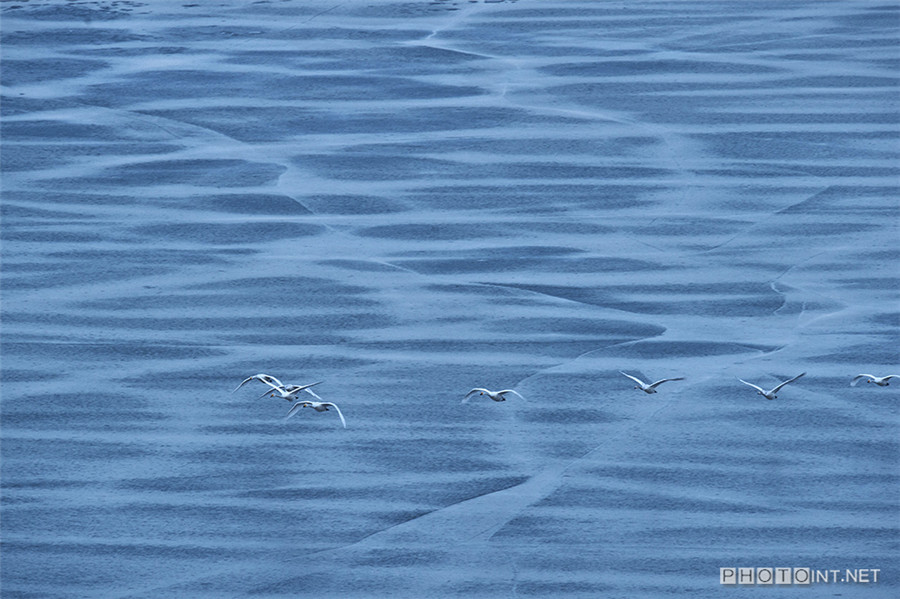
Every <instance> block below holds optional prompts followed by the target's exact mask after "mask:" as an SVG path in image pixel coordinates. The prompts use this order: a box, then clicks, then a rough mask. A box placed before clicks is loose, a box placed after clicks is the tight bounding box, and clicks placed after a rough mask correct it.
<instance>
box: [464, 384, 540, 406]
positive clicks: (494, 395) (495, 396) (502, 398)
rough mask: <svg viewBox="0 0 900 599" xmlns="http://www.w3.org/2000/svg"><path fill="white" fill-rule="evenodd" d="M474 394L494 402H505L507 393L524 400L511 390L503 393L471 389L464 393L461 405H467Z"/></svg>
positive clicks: (505, 390)
mask: <svg viewBox="0 0 900 599" xmlns="http://www.w3.org/2000/svg"><path fill="white" fill-rule="evenodd" d="M475 393H477V394H478V395H487V396H488V397H490V398H491V399H493V400H494V401H506V394H507V393H512V394H513V395H517V396H518V397H521V398H522V399H525V398H524V397H522V395H521V394H519V392H518V391H515V390H513V389H504V390H503V391H489V390H487V389H483V388H481V387H476V388H475V389H472V390H471V391H469V392H468V393H466V396H465V397H463V400H462V402H463V403H469V398H470V397H471V396H472V395H474V394H475Z"/></svg>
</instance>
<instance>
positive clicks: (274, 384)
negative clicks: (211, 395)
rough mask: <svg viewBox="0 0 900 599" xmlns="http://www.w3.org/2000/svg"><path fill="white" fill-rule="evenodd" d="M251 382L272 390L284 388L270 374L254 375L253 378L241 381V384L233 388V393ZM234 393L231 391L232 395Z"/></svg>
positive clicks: (249, 377)
mask: <svg viewBox="0 0 900 599" xmlns="http://www.w3.org/2000/svg"><path fill="white" fill-rule="evenodd" d="M253 380H257V381H260V382H262V383H265V384H267V385H268V386H270V387H272V388H273V389H277V388H279V387H284V385H282V384H281V381H279V380H278V379H276V378H275V377H274V376H272V375H270V374H254V375H253V376H248V377H247V378H245V379H244V380H243V381H241V384H240V385H238V386H237V387H235V388H234V391H237V390H238V389H240V388H241V387H243V386H244V385H246V384H247V383H249V382H250V381H253ZM234 391H232V393H234Z"/></svg>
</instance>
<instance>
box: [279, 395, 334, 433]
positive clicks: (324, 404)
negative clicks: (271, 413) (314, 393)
mask: <svg viewBox="0 0 900 599" xmlns="http://www.w3.org/2000/svg"><path fill="white" fill-rule="evenodd" d="M300 408H312V409H313V410H315V411H316V412H328V411H330V410H329V409H328V408H334V410H335V411H336V412H337V413H338V416H340V417H341V424H343V425H344V428H347V421H346V420H344V415H343V414H342V413H341V409H340V408H339V407H337V405H335V404H333V403H331V402H330V401H298V402H297V403H295V404H294V405H292V406H291V410H290V411H289V412H288V415H287V416H285V420H287V419H288V418H290V417H291V416H293V415H294V414H296V413H297V412H299V411H300Z"/></svg>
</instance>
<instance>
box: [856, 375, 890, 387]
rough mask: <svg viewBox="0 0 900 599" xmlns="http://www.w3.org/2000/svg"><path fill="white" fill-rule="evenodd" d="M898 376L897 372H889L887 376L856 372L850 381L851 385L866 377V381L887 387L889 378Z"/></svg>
mask: <svg viewBox="0 0 900 599" xmlns="http://www.w3.org/2000/svg"><path fill="white" fill-rule="evenodd" d="M897 377H900V375H898V374H889V375H887V376H875V375H874V374H857V375H856V376H855V377H853V382H852V383H850V385H851V386H852V387H855V386H856V383H858V382H859V381H860V380H861V379H866V382H867V383H875V384H876V385H878V386H879V387H887V386H889V385H890V382H889V381H890V380H891V379H892V378H897Z"/></svg>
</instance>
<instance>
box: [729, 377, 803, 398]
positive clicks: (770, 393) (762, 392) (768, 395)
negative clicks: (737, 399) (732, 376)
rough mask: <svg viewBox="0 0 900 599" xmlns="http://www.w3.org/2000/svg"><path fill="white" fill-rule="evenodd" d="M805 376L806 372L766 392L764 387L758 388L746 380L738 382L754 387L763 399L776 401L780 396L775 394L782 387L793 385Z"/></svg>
mask: <svg viewBox="0 0 900 599" xmlns="http://www.w3.org/2000/svg"><path fill="white" fill-rule="evenodd" d="M804 374H806V373H805V372H801V373H800V374H798V375H797V376H795V377H794V378H792V379H788V380H786V381H784V382H783V383H781V384H780V385H778V386H777V387H775V388H774V389H770V390H769V391H766V390H765V389H763V388H762V387H757V386H756V385H754V384H753V383H748V382H747V381H745V380H744V379H738V380H739V381H741V382H742V383H744V384H745V385H750V386H751V387H753V388H754V389H756V392H757V393H758V394H759V395H762V396H763V397H765V398H766V399H775V398H776V397H778V396H777V395H775V394H776V393H778V390H779V389H781V388H782V387H784V386H785V385H787V384H788V383H793V382H794V381H796V380H797V379H799V378H800V377H801V376H803V375H804Z"/></svg>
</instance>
